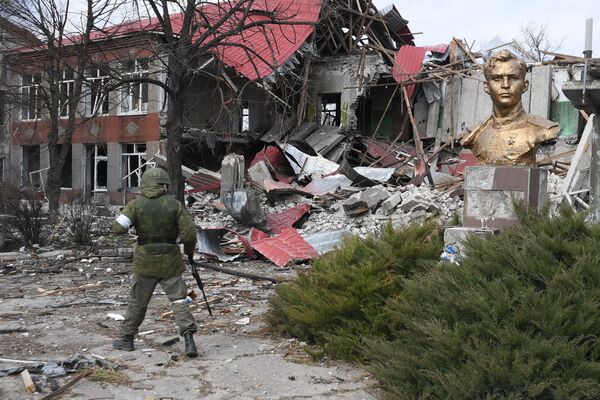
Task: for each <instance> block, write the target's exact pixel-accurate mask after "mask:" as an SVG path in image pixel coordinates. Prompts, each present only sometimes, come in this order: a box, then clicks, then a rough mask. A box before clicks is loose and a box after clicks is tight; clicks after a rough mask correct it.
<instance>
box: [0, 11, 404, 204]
mask: <svg viewBox="0 0 600 400" xmlns="http://www.w3.org/2000/svg"><path fill="white" fill-rule="evenodd" d="M280 3H281V4H283V3H285V4H283V5H284V6H286V7H296V8H297V9H298V10H301V11H299V12H298V13H297V14H294V15H295V18H297V19H298V20H299V21H303V22H306V23H305V24H298V25H287V26H280V27H278V28H277V29H272V32H271V37H270V41H266V40H265V39H264V38H263V39H262V42H261V40H258V39H256V38H255V39H253V40H252V46H253V48H254V50H256V52H257V54H258V55H262V57H265V59H269V60H271V62H270V63H269V64H267V63H264V62H261V61H260V59H259V58H258V57H256V56H254V55H249V54H247V52H244V50H243V49H242V48H235V47H231V48H228V49H227V51H223V52H216V53H215V55H214V56H213V57H207V59H206V61H205V62H204V63H203V64H202V65H201V70H202V71H198V73H197V78H195V79H194V81H193V82H194V83H193V85H191V86H190V87H189V88H188V91H187V95H186V127H187V128H186V134H185V138H184V145H183V146H182V151H183V154H184V165H186V166H188V167H191V168H192V169H195V168H197V167H199V166H204V167H209V168H212V167H215V166H216V165H219V163H220V159H221V158H222V156H223V155H224V154H226V153H227V152H228V151H231V150H232V149H236V150H237V151H240V152H242V153H243V152H245V151H250V149H252V151H254V149H256V148H257V147H256V145H254V146H253V145H252V143H255V141H256V140H262V141H267V142H269V141H275V140H280V139H283V138H284V137H285V135H291V136H293V132H297V131H301V133H302V135H300V136H298V138H300V139H302V140H306V141H307V142H308V143H312V144H316V145H317V146H316V148H315V150H317V151H319V152H322V151H323V150H325V149H328V150H333V149H335V150H336V151H337V153H338V154H336V155H334V156H333V157H332V159H336V160H339V159H340V158H341V157H342V155H343V154H342V152H341V151H340V150H339V149H342V150H345V148H344V147H343V146H342V147H340V146H336V145H337V144H338V143H339V142H340V141H341V140H342V139H344V135H345V133H346V132H348V131H349V130H356V129H358V130H360V131H363V132H365V133H370V132H372V131H374V130H375V127H376V125H377V121H378V120H379V119H380V118H379V117H380V116H381V115H383V114H386V113H385V111H386V103H387V98H386V96H384V95H383V94H384V93H385V92H386V91H388V92H390V91H393V88H392V87H386V86H384V85H377V86H376V87H374V88H373V89H368V86H367V85H373V84H379V83H381V82H383V83H385V82H388V81H389V82H391V79H392V78H391V70H392V64H393V56H394V54H395V53H396V51H397V50H398V48H400V47H401V46H402V45H412V44H413V36H412V34H411V33H410V30H409V28H408V22H407V21H406V20H404V19H403V18H402V17H401V15H400V13H399V12H398V10H397V9H396V8H395V7H394V6H390V7H387V8H385V9H382V10H377V9H376V8H375V7H374V6H373V5H371V4H370V3H368V2H366V1H362V2H357V3H355V4H352V5H351V6H350V7H349V6H348V5H347V3H345V2H341V1H334V2H327V3H322V2H320V1H317V0H305V1H301V2H289V1H288V2H286V1H283V2H280ZM177 18H180V16H177V17H173V20H174V21H175V23H176V21H177ZM153 23H154V21H153V20H152V19H148V20H143V21H136V22H132V23H127V24H121V25H119V26H115V27H113V28H112V29H114V31H113V32H112V33H113V34H112V35H111V36H110V37H107V36H106V35H105V34H104V35H101V34H98V35H97V36H96V37H95V41H96V48H97V49H100V50H101V52H102V55H103V61H105V62H107V63H108V64H119V66H120V68H121V71H122V74H123V75H125V76H132V77H140V76H141V77H144V76H159V77H160V79H166V76H165V75H166V74H165V72H164V67H163V65H162V64H161V63H162V60H160V59H159V57H156V56H153V52H152V50H151V44H150V43H149V40H160V37H161V35H160V32H158V33H156V34H154V35H153V36H152V37H150V38H149V37H148V36H147V35H146V36H143V35H141V33H146V32H148V31H152V29H153V26H152V24H153ZM261 52H262V53H261ZM107 54H109V55H108V56H107ZM42 56H43V49H40V47H35V46H26V47H22V48H19V49H17V50H16V51H14V52H12V54H11V57H10V61H11V63H12V65H11V67H10V68H9V71H10V72H11V73H9V76H8V81H9V82H10V84H11V85H12V87H14V88H15V90H16V91H17V93H18V95H20V96H21V99H22V100H23V99H24V100H23V101H22V102H21V103H20V104H13V105H12V106H11V107H10V108H9V109H10V112H9V113H8V115H7V116H8V118H7V119H8V123H7V126H8V127H9V131H10V134H9V136H8V138H7V140H6V141H7V143H5V144H6V145H7V146H6V150H8V151H6V150H5V151H4V154H3V156H4V157H6V159H7V160H8V163H7V165H6V169H7V170H9V171H10V173H8V174H7V180H8V181H9V182H10V183H12V184H16V185H20V186H25V185H28V184H30V183H33V184H34V185H37V186H39V187H41V188H42V189H43V186H44V181H45V179H44V178H45V173H46V171H47V169H48V166H49V158H48V151H47V145H46V140H47V139H46V131H47V129H48V121H47V118H46V115H45V112H44V109H43V107H41V106H40V101H39V98H38V97H39V92H40V88H41V87H43V85H44V79H45V77H44V74H43V72H42V71H40V70H39V69H38V68H36V57H42ZM271 65H275V66H277V68H275V69H273V68H272V67H271ZM108 68H109V65H106V69H105V68H103V65H102V64H101V63H98V65H97V66H95V67H94V68H90V70H89V71H86V81H85V87H84V90H86V95H85V98H83V99H82V101H81V102H80V104H78V106H77V107H78V109H77V115H78V121H79V123H78V124H77V126H76V128H75V131H74V135H73V139H72V144H71V150H70V152H69V156H68V158H67V161H66V164H65V167H64V168H63V174H62V184H61V186H62V188H61V190H62V196H61V198H62V200H66V201H68V200H72V199H76V198H95V199H96V200H98V201H104V202H110V203H112V204H123V203H125V202H127V201H128V200H129V199H131V198H132V197H133V196H135V195H136V193H137V192H138V191H139V183H140V182H139V180H140V175H141V173H142V172H143V170H144V168H145V167H144V165H145V163H146V162H148V161H151V160H152V159H153V158H154V156H155V155H156V154H157V153H161V151H162V149H163V147H164V146H163V141H164V140H165V139H166V137H167V135H168V133H167V132H165V130H164V127H163V125H162V120H163V119H164V106H165V94H164V91H163V90H162V89H161V88H160V87H159V86H156V85H152V84H150V83H147V82H145V83H136V84H124V85H120V86H119V87H116V88H111V86H110V83H109V81H110V79H111V78H110V76H109V73H108V72H106V70H107V69H108ZM204 72H205V73H204ZM61 78H62V80H61V82H60V84H61V86H60V87H61V90H64V92H65V96H64V97H65V98H66V97H67V96H68V93H70V91H71V90H72V85H73V71H69V70H67V69H65V70H64V72H63V76H62V77H61ZM109 88H111V89H109ZM61 93H62V92H61ZM395 101H398V99H396V100H395ZM66 107H67V103H66V101H65V103H64V104H63V107H62V108H61V115H62V116H66V114H67V110H66ZM388 108H389V107H388ZM387 114H389V116H388V117H386V118H387V119H386V121H385V122H384V123H385V124H387V125H389V126H390V127H391V126H397V127H396V128H394V129H393V130H392V132H397V131H399V129H400V125H399V124H398V122H397V120H399V118H400V108H397V107H392V108H390V111H389V112H388V113H387ZM396 114H398V115H396ZM298 121H300V122H298ZM311 137H312V140H311ZM323 137H326V138H327V140H325V141H324V142H322V140H321V139H323ZM331 138H333V141H332V140H331ZM319 142H321V146H319ZM258 146H259V147H260V145H258ZM163 154H164V152H163Z"/></svg>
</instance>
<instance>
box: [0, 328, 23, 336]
mask: <svg viewBox="0 0 600 400" xmlns="http://www.w3.org/2000/svg"><path fill="white" fill-rule="evenodd" d="M19 332H27V329H25V328H8V329H0V335H8V334H11V333H19Z"/></svg>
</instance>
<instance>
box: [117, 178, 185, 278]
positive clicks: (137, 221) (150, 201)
mask: <svg viewBox="0 0 600 400" xmlns="http://www.w3.org/2000/svg"><path fill="white" fill-rule="evenodd" d="M131 226H133V227H135V230H136V233H137V235H138V239H137V244H136V246H135V249H134V253H133V272H134V273H135V274H138V275H142V276H149V277H155V278H168V277H172V276H175V275H177V274H181V273H182V272H184V271H185V266H184V264H183V260H182V258H181V252H180V250H179V246H178V245H177V244H176V241H177V237H179V239H180V240H181V242H182V243H183V247H184V253H185V254H193V253H194V249H195V247H196V228H195V225H194V220H193V218H192V216H191V215H190V214H189V213H188V212H187V210H186V209H185V207H184V206H183V204H181V202H179V201H178V200H177V199H175V198H174V197H173V196H171V195H170V194H167V193H166V192H165V188H164V186H163V185H160V184H157V183H155V182H152V179H150V182H148V180H144V179H143V178H142V195H141V196H140V197H138V198H137V199H135V200H132V201H130V202H129V203H128V204H127V206H126V207H125V208H124V209H123V211H122V214H121V215H120V216H119V218H117V220H116V221H114V222H113V226H112V229H113V232H114V233H120V234H123V233H127V232H128V230H129V228H130V227H131Z"/></svg>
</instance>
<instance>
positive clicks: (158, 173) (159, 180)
mask: <svg viewBox="0 0 600 400" xmlns="http://www.w3.org/2000/svg"><path fill="white" fill-rule="evenodd" d="M155 184H159V185H170V184H171V179H169V175H168V174H167V172H166V171H165V170H163V169H162V168H149V169H147V170H146V171H145V172H144V174H143V175H142V186H143V187H146V186H149V185H155Z"/></svg>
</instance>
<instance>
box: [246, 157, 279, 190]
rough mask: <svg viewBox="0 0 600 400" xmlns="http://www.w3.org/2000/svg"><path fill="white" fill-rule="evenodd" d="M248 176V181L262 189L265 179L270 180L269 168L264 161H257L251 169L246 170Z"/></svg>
mask: <svg viewBox="0 0 600 400" xmlns="http://www.w3.org/2000/svg"><path fill="white" fill-rule="evenodd" d="M248 176H249V177H250V180H251V181H252V182H254V183H255V184H257V185H258V186H260V187H264V182H265V179H267V180H272V179H273V177H272V176H271V172H270V171H269V167H267V164H266V163H265V162H264V161H259V162H257V163H256V164H254V165H253V166H252V167H250V168H248Z"/></svg>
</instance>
